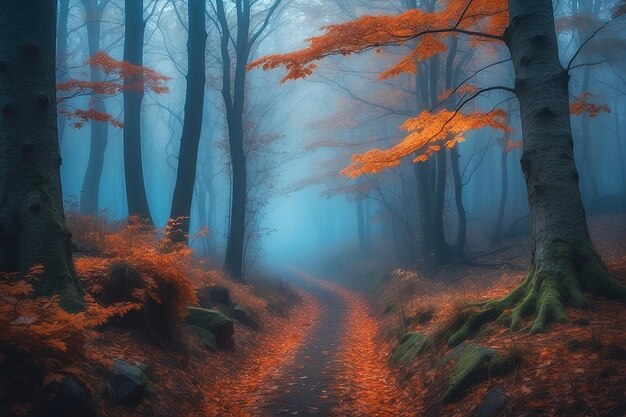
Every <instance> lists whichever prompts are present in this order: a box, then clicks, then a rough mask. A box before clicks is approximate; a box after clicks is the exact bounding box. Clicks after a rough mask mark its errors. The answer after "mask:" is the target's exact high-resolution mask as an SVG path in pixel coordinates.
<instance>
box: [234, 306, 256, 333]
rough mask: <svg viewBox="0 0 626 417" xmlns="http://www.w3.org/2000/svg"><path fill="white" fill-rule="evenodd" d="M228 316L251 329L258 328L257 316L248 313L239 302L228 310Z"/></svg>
mask: <svg viewBox="0 0 626 417" xmlns="http://www.w3.org/2000/svg"><path fill="white" fill-rule="evenodd" d="M230 316H231V317H232V318H234V319H235V320H237V321H238V322H239V323H241V324H243V325H244V326H247V327H250V328H251V329H254V330H259V328H260V327H261V326H260V324H259V321H258V320H257V318H256V317H254V316H253V315H252V314H250V313H249V312H248V310H246V309H245V308H244V307H242V306H240V305H239V304H237V305H235V306H234V307H233V308H232V309H231V310H230Z"/></svg>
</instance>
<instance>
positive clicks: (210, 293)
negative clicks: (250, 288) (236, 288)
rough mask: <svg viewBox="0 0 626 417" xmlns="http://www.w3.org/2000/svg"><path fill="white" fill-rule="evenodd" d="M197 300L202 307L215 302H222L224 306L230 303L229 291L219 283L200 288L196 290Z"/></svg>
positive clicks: (212, 304) (207, 306)
mask: <svg viewBox="0 0 626 417" xmlns="http://www.w3.org/2000/svg"><path fill="white" fill-rule="evenodd" d="M198 300H199V301H200V307H202V308H209V307H212V306H214V305H215V304H223V305H225V306H228V305H230V304H231V300H230V291H229V290H228V288H226V287H223V286H221V285H214V286H212V287H206V288H202V289H200V290H199V291H198Z"/></svg>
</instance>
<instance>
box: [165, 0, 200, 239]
mask: <svg viewBox="0 0 626 417" xmlns="http://www.w3.org/2000/svg"><path fill="white" fill-rule="evenodd" d="M188 15H189V38H188V39H187V92H186V97H185V118H184V121H183V133H182V137H181V139H180V152H179V153H178V170H177V171H176V185H175V186H174V197H173V199H172V209H171V211H170V218H171V219H173V220H176V227H174V228H173V229H172V233H170V236H169V237H170V239H171V240H172V241H173V242H185V243H187V242H188V239H189V223H190V216H191V202H192V199H193V190H194V184H195V181H196V164H197V160H198V146H199V144H200V132H201V130H202V114H203V105H204V87H205V82H206V74H205V59H204V58H205V48H206V39H207V33H206V28H205V18H204V16H205V6H204V0H189V2H188ZM202 198H205V197H204V196H202ZM202 221H204V219H202Z"/></svg>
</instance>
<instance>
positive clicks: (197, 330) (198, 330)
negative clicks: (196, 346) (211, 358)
mask: <svg viewBox="0 0 626 417" xmlns="http://www.w3.org/2000/svg"><path fill="white" fill-rule="evenodd" d="M187 330H188V331H189V333H191V334H193V335H195V336H197V337H198V338H199V339H200V341H201V342H202V345H203V346H204V347H205V349H207V350H208V351H209V352H216V351H217V340H216V339H215V335H214V334H213V333H211V332H210V331H208V330H206V329H203V328H202V327H198V326H187Z"/></svg>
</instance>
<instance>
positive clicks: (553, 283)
mask: <svg viewBox="0 0 626 417" xmlns="http://www.w3.org/2000/svg"><path fill="white" fill-rule="evenodd" d="M509 19H510V23H509V27H508V29H507V30H506V33H505V38H506V42H507V45H508V47H509V50H510V52H511V57H512V60H513V66H514V68H515V77H516V79H515V91H516V93H517V95H518V97H519V102H520V111H521V123H522V136H523V143H524V149H523V153H522V159H521V164H522V170H523V172H524V177H525V179H526V185H527V191H528V203H529V207H530V216H531V226H532V260H531V262H532V263H531V268H530V272H529V273H528V276H527V277H526V279H525V280H524V282H523V283H522V284H521V285H520V286H519V287H517V288H516V289H514V290H513V291H512V292H511V293H509V295H508V296H506V297H505V298H503V299H500V300H496V301H492V302H489V303H486V304H485V305H484V307H483V308H482V309H481V310H479V311H477V312H475V313H474V314H472V315H471V316H470V317H469V318H468V319H467V320H466V321H465V323H464V325H462V326H459V328H458V329H452V330H453V332H452V333H453V334H452V336H451V337H450V338H449V340H448V343H449V344H450V345H456V344H458V343H460V342H461V341H463V340H464V339H465V338H467V337H468V336H471V334H472V333H474V332H475V331H476V329H477V328H478V327H479V326H480V324H481V323H483V322H485V321H488V320H491V319H493V318H494V317H496V316H498V315H499V316H500V321H502V322H505V323H507V324H510V327H511V329H512V330H517V329H519V328H520V327H522V325H523V324H525V323H524V320H525V319H528V318H531V317H532V322H530V323H529V324H528V326H526V327H525V329H528V330H530V331H531V332H539V331H542V330H543V329H544V328H545V327H546V325H547V324H549V323H550V322H554V321H557V322H563V321H565V320H566V319H567V317H566V315H565V305H567V304H570V305H573V306H575V307H579V308H582V307H585V306H586V305H587V301H586V299H585V296H584V295H583V292H585V291H586V292H590V293H593V294H597V295H604V296H608V297H613V298H616V299H621V300H626V286H624V285H622V284H620V283H619V282H618V281H616V280H615V279H614V278H613V277H612V276H611V275H610V274H609V272H608V271H607V268H606V267H605V265H604V264H603V263H602V260H601V259H600V256H599V255H598V253H597V251H596V249H595V248H594V246H593V243H592V241H591V237H590V235H589V230H588V227H587V221H586V218H585V210H584V208H583V203H582V198H581V194H580V189H579V184H578V172H577V170H576V165H575V162H574V149H573V140H572V131H571V127H570V115H569V100H568V82H569V75H568V73H567V71H566V70H565V69H564V68H563V67H562V66H561V63H560V62H559V58H558V47H557V39H556V32H555V27H554V14H553V10H552V2H551V1H550V0H509Z"/></svg>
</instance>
